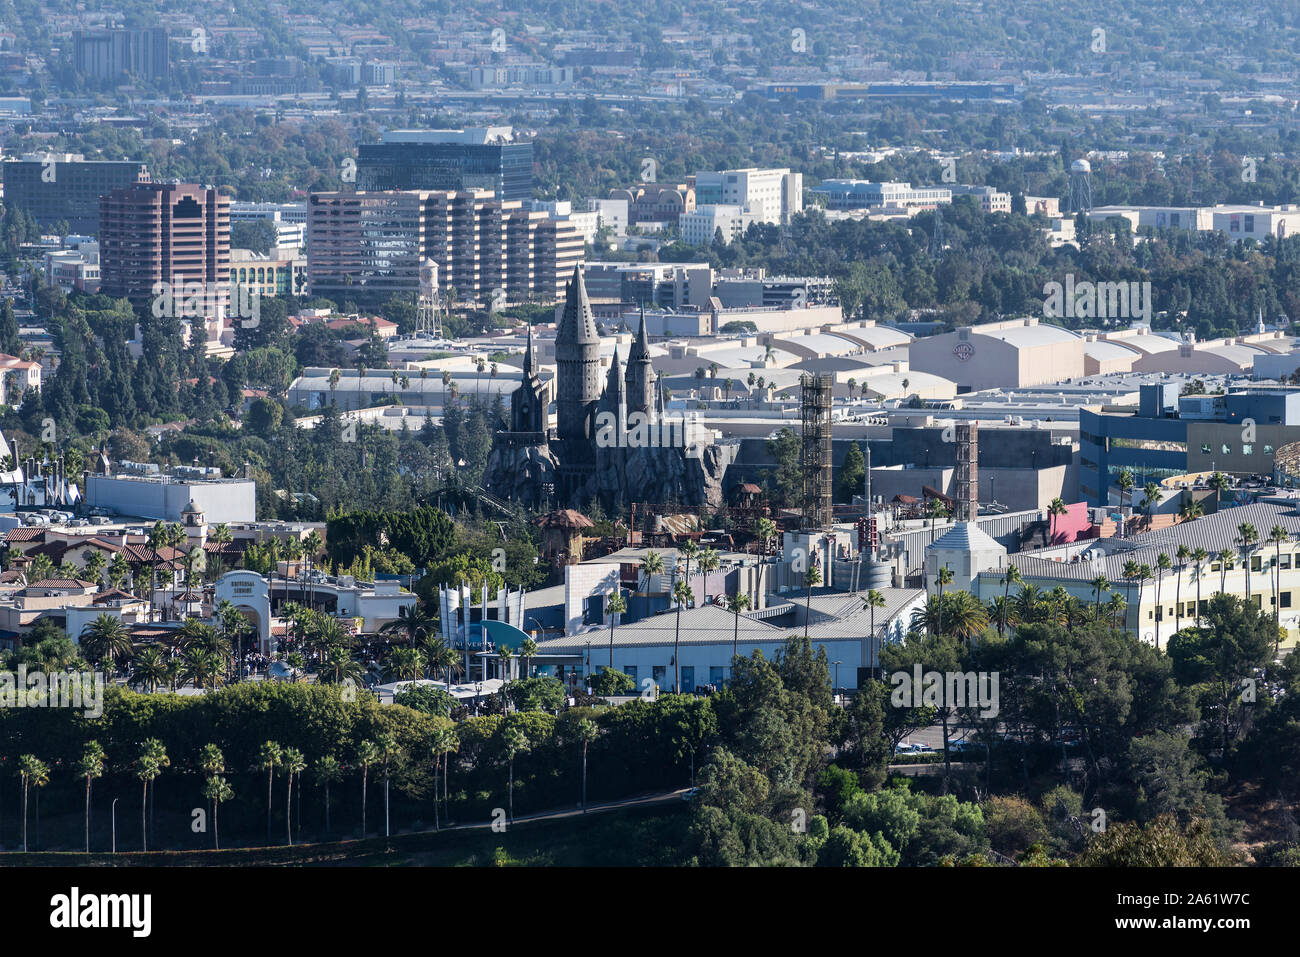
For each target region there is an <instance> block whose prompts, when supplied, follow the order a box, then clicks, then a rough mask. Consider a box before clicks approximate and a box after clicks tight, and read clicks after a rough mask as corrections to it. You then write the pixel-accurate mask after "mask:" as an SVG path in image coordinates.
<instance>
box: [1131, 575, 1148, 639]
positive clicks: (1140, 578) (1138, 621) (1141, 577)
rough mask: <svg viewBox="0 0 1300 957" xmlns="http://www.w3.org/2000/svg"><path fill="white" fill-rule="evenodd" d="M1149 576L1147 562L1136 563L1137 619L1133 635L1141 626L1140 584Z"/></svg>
mask: <svg viewBox="0 0 1300 957" xmlns="http://www.w3.org/2000/svg"><path fill="white" fill-rule="evenodd" d="M1150 577H1151V566H1150V565H1147V564H1141V565H1138V570H1137V581H1138V607H1137V621H1136V622H1135V623H1134V629H1135V631H1134V635H1136V634H1137V633H1138V632H1139V631H1140V630H1141V628H1142V585H1143V583H1144V582H1145V581H1146V580H1147V579H1148V578H1150Z"/></svg>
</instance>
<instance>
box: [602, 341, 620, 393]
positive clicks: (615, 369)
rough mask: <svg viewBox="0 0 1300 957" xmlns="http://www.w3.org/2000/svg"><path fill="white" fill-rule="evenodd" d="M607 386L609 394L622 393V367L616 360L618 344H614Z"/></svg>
mask: <svg viewBox="0 0 1300 957" xmlns="http://www.w3.org/2000/svg"><path fill="white" fill-rule="evenodd" d="M606 381H607V382H608V386H607V388H608V389H609V394H610V395H611V396H616V395H622V394H623V389H624V385H623V368H622V366H621V365H620V364H619V361H618V346H617V345H616V346H614V358H613V360H612V361H611V362H610V364H609V378H608V379H607V380H606Z"/></svg>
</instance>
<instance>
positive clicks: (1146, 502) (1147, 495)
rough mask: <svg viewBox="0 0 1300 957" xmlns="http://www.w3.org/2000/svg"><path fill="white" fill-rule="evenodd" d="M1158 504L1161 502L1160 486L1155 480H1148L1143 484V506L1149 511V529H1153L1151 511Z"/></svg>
mask: <svg viewBox="0 0 1300 957" xmlns="http://www.w3.org/2000/svg"><path fill="white" fill-rule="evenodd" d="M1158 504H1160V486H1159V485H1157V484H1156V483H1155V482H1147V484H1146V485H1144V486H1142V508H1143V509H1145V510H1146V513H1147V531H1150V530H1151V513H1152V511H1154V509H1155V507H1156V506H1157V505H1158Z"/></svg>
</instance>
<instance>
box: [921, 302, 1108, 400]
mask: <svg viewBox="0 0 1300 957" xmlns="http://www.w3.org/2000/svg"><path fill="white" fill-rule="evenodd" d="M908 358H909V362H910V364H911V367H912V368H913V369H915V370H917V371H919V372H929V373H932V374H933V375H937V376H940V377H942V378H944V379H948V380H950V381H952V382H955V383H957V387H958V389H959V390H960V391H963V392H965V391H978V390H980V389H997V388H1013V389H1014V388H1026V387H1028V386H1036V385H1046V384H1048V383H1052V382H1061V381H1062V380H1065V379H1073V378H1078V377H1080V376H1083V375H1084V374H1085V365H1084V340H1083V338H1082V337H1081V336H1079V335H1076V334H1075V333H1073V332H1070V331H1069V330H1068V329H1062V328H1061V327H1060V326H1052V325H1044V324H1041V323H1039V321H1038V319H1036V318H1028V319H1011V320H1004V321H1002V322H990V323H986V324H984V325H979V326H963V327H962V328H960V329H957V330H955V331H953V332H948V333H944V334H942V335H937V336H930V337H928V338H925V339H917V340H916V341H915V342H913V343H912V345H911V347H910V348H909V349H908Z"/></svg>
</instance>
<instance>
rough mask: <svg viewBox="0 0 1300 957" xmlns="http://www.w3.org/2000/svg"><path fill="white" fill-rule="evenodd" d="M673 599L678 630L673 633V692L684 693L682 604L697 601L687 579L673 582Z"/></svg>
mask: <svg viewBox="0 0 1300 957" xmlns="http://www.w3.org/2000/svg"><path fill="white" fill-rule="evenodd" d="M673 601H675V602H676V603H677V630H676V632H675V634H674V635H673V675H674V678H673V689H674V691H673V693H674V694H681V693H682V662H681V637H682V606H684V605H685V604H686V603H687V602H693V601H695V593H694V592H692V591H691V586H690V585H688V584H686V579H684V578H683V579H682V580H681V581H678V582H674V583H673Z"/></svg>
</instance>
